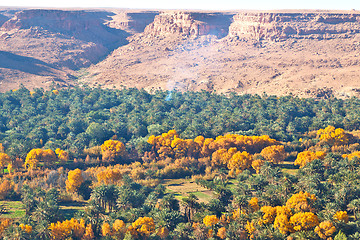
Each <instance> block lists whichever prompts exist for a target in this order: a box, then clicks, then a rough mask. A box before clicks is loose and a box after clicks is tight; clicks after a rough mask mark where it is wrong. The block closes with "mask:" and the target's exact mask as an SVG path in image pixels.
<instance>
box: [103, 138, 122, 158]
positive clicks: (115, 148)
mask: <svg viewBox="0 0 360 240" xmlns="http://www.w3.org/2000/svg"><path fill="white" fill-rule="evenodd" d="M125 152H126V150H125V145H124V144H123V143H122V142H120V141H117V140H107V141H105V142H104V144H103V145H101V153H102V156H103V160H104V161H107V162H110V161H114V160H116V159H117V158H119V157H123V156H124V155H125Z"/></svg>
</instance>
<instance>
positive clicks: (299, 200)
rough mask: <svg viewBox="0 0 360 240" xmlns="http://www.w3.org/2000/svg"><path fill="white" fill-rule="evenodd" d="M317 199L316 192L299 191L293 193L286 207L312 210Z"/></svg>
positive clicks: (297, 209) (296, 209)
mask: <svg viewBox="0 0 360 240" xmlns="http://www.w3.org/2000/svg"><path fill="white" fill-rule="evenodd" d="M315 201H316V197H315V195H314V194H310V193H308V192H302V191H301V192H299V193H297V194H294V195H292V196H291V197H290V198H289V199H288V200H287V202H286V207H288V208H290V209H294V210H295V211H310V210H311V208H312V205H313V204H314V202H315Z"/></svg>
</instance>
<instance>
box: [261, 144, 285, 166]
mask: <svg viewBox="0 0 360 240" xmlns="http://www.w3.org/2000/svg"><path fill="white" fill-rule="evenodd" d="M260 155H261V156H262V157H263V158H264V159H265V160H266V161H269V162H272V163H281V162H282V161H284V159H285V157H286V153H285V149H284V146H283V145H272V146H269V147H266V148H264V149H263V150H261V152H260Z"/></svg>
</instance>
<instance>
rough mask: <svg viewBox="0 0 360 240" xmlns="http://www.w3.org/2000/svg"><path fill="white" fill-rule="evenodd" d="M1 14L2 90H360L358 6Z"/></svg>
mask: <svg viewBox="0 0 360 240" xmlns="http://www.w3.org/2000/svg"><path fill="white" fill-rule="evenodd" d="M0 14H2V15H1V16H4V17H1V16H0V23H2V22H3V23H2V27H1V32H0V51H1V54H0V74H1V75H0V81H1V85H0V86H1V91H5V90H8V89H12V88H16V87H17V86H18V84H19V83H23V84H24V85H25V86H27V87H39V86H42V87H49V86H51V85H54V84H55V85H58V86H67V85H75V84H79V83H80V84H81V83H86V84H89V85H92V86H102V87H109V88H113V87H116V88H122V87H124V86H125V87H139V88H145V89H147V90H150V91H151V90H156V89H168V90H172V89H178V90H183V91H186V90H207V91H216V92H222V93H227V92H230V91H234V92H238V93H258V94H262V93H263V92H267V93H268V94H276V95H286V94H295V95H299V96H308V97H309V96H310V97H325V98H326V97H329V96H332V95H334V96H337V97H349V96H354V95H355V96H358V95H359V93H360V67H359V60H358V59H359V48H360V35H359V32H360V14H359V13H358V12H355V11H353V12H255V11H254V12H194V11H188V12H183V11H164V12H157V11H140V10H138V11H135V10H132V11H129V10H107V11H101V10H93V11H89V10H87V11H83V10H78V11H74V10H72V11H61V10H23V11H19V12H16V13H14V15H13V16H11V15H9V14H3V12H0Z"/></svg>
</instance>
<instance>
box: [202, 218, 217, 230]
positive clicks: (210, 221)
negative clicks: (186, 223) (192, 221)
mask: <svg viewBox="0 0 360 240" xmlns="http://www.w3.org/2000/svg"><path fill="white" fill-rule="evenodd" d="M218 222H219V219H218V218H217V217H216V216H215V215H207V216H205V217H204V219H203V223H204V224H205V226H207V227H212V226H214V225H215V224H217V223H218Z"/></svg>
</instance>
